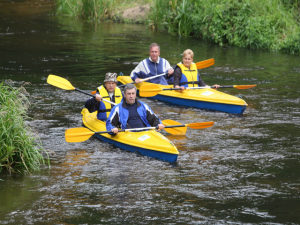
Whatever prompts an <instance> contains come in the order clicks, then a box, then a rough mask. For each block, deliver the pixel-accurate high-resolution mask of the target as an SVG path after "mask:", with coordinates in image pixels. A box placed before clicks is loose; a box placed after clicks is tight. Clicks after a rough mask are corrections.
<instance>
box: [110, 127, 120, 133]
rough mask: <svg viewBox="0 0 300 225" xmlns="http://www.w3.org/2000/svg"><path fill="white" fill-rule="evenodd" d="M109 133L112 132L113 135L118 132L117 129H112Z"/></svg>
mask: <svg viewBox="0 0 300 225" xmlns="http://www.w3.org/2000/svg"><path fill="white" fill-rule="evenodd" d="M111 132H113V133H114V134H117V133H119V130H118V128H116V127H115V128H113V129H111Z"/></svg>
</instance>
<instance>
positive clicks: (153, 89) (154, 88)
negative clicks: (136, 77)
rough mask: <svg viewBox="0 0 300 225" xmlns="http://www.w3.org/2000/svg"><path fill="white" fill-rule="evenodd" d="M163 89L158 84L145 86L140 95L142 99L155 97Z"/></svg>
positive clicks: (141, 88)
mask: <svg viewBox="0 0 300 225" xmlns="http://www.w3.org/2000/svg"><path fill="white" fill-rule="evenodd" d="M162 90H163V89H162V88H161V87H160V86H159V85H157V84H145V85H142V86H141V87H140V90H139V91H140V92H139V95H140V96H141V97H153V96H155V95H157V94H158V93H159V92H161V91H162Z"/></svg>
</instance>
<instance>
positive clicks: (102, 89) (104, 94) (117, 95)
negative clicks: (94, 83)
mask: <svg viewBox="0 0 300 225" xmlns="http://www.w3.org/2000/svg"><path fill="white" fill-rule="evenodd" d="M98 91H99V94H100V95H101V97H102V98H103V99H105V100H108V101H110V97H109V94H108V92H107V90H106V88H105V87H104V86H103V85H101V86H100V87H98ZM114 96H115V103H116V104H119V103H120V102H121V101H122V98H123V96H122V92H121V90H120V88H118V87H116V88H115V93H114ZM102 103H103V104H100V109H99V111H100V112H101V111H103V113H106V118H108V116H109V113H110V110H111V108H112V107H111V104H110V103H108V102H105V101H102ZM99 111H98V113H100V112H99Z"/></svg>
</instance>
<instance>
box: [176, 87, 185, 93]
mask: <svg viewBox="0 0 300 225" xmlns="http://www.w3.org/2000/svg"><path fill="white" fill-rule="evenodd" d="M175 88H180V90H176V91H179V92H183V91H184V90H185V87H184V86H179V85H175Z"/></svg>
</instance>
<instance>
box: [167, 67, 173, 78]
mask: <svg viewBox="0 0 300 225" xmlns="http://www.w3.org/2000/svg"><path fill="white" fill-rule="evenodd" d="M173 73H174V69H173V68H171V69H169V70H168V76H170V75H172V74H173Z"/></svg>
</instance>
